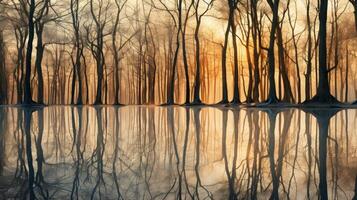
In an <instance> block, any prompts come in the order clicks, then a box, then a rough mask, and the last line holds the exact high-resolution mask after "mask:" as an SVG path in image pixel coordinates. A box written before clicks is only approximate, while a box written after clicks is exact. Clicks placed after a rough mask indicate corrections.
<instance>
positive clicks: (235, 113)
mask: <svg viewBox="0 0 357 200" xmlns="http://www.w3.org/2000/svg"><path fill="white" fill-rule="evenodd" d="M227 116H228V110H223V119H224V120H225V121H227ZM233 116H234V152H233V160H232V169H231V172H230V170H229V162H228V155H227V138H226V137H227V128H223V136H222V148H223V149H222V151H223V158H224V165H225V171H226V175H227V179H228V187H229V199H230V200H235V199H237V194H236V191H235V178H236V162H237V156H238V155H237V151H238V118H239V112H238V111H236V110H235V111H233Z"/></svg>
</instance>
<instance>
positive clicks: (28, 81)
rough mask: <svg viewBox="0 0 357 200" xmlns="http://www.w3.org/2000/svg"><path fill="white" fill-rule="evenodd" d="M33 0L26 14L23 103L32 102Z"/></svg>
mask: <svg viewBox="0 0 357 200" xmlns="http://www.w3.org/2000/svg"><path fill="white" fill-rule="evenodd" d="M35 7H36V5H35V0H31V1H30V8H29V16H28V29H29V35H28V41H27V50H26V74H25V91H24V103H25V104H28V105H30V104H32V103H33V101H32V95H31V60H32V48H33V39H34V35H35V25H34V21H33V15H34V12H35Z"/></svg>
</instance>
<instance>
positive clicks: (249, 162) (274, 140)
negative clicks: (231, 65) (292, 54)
mask: <svg viewBox="0 0 357 200" xmlns="http://www.w3.org/2000/svg"><path fill="white" fill-rule="evenodd" d="M356 130H357V110H335V109H328V110H327V109H320V110H319V109H306V110H298V109H280V110H279V109H248V108H241V109H240V108H224V107H222V108H220V107H219V108H218V107H193V108H185V107H155V106H125V107H110V106H108V107H89V106H88V107H66V106H51V107H46V108H42V109H25V108H20V107H0V199H8V198H16V199H17V198H19V199H24V198H25V199H26V198H27V199H35V198H37V199H193V198H194V199H235V198H238V199H267V198H273V199H278V198H280V199H318V198H321V199H326V198H329V199H352V198H353V197H354V196H355V194H356V192H357V191H356V190H357V188H356V187H357V186H356V182H357V180H356V176H357V131H356Z"/></svg>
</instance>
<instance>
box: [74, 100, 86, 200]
mask: <svg viewBox="0 0 357 200" xmlns="http://www.w3.org/2000/svg"><path fill="white" fill-rule="evenodd" d="M71 111H72V129H73V145H75V147H76V161H75V167H76V170H75V173H74V178H73V183H72V191H71V199H74V197H76V198H78V191H79V190H78V189H79V184H80V181H79V174H80V171H81V169H80V165H81V163H82V162H83V152H82V151H81V144H82V115H83V108H82V107H78V108H77V113H78V132H77V129H76V123H75V117H74V108H73V107H72V108H71ZM86 123H88V122H86Z"/></svg>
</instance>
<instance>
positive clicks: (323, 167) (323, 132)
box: [306, 108, 339, 200]
mask: <svg viewBox="0 0 357 200" xmlns="http://www.w3.org/2000/svg"><path fill="white" fill-rule="evenodd" d="M306 111H307V112H310V113H312V114H313V115H314V116H315V117H316V119H317V123H318V128H319V138H318V143H319V146H318V148H319V150H318V151H319V162H318V163H319V164H318V169H319V179H320V183H319V195H320V198H321V199H326V200H327V199H328V191H327V139H328V137H329V132H328V131H329V130H328V129H329V125H330V119H331V118H332V117H333V116H334V115H335V114H336V113H337V112H338V111H339V109H332V108H330V109H329V110H316V109H307V110H306Z"/></svg>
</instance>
